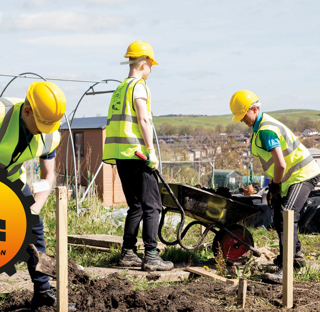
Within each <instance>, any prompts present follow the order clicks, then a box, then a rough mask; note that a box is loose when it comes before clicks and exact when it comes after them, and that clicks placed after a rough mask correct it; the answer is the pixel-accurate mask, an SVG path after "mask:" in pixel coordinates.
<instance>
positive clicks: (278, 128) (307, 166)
mask: <svg viewBox="0 0 320 312" xmlns="http://www.w3.org/2000/svg"><path fill="white" fill-rule="evenodd" d="M261 130H269V131H272V132H275V133H276V135H277V136H278V138H279V141H280V146H281V150H282V153H283V157H284V160H285V162H286V171H285V173H284V176H283V178H282V181H281V182H282V186H281V196H282V197H284V196H286V195H287V193H288V189H289V187H290V185H292V184H295V183H299V182H303V181H306V180H309V179H312V178H313V177H315V176H316V175H318V174H320V168H319V166H318V164H317V163H316V162H315V160H314V159H313V157H312V156H311V154H310V153H309V151H308V150H307V149H306V147H305V146H304V145H303V144H302V143H301V142H300V141H299V140H298V139H297V138H296V137H295V135H294V134H293V133H292V132H291V131H290V129H288V128H287V127H286V126H285V125H284V124H282V123H280V122H279V121H277V120H276V119H274V118H272V117H271V116H269V115H267V114H265V113H264V114H263V115H262V120H261V122H260V126H259V130H258V131H257V132H254V133H253V136H252V141H251V153H252V155H253V156H255V157H256V158H258V159H259V160H260V163H261V165H262V168H263V170H264V172H265V174H266V175H267V176H268V177H269V178H270V179H273V177H274V161H273V158H272V155H271V152H268V151H266V150H264V149H263V148H262V144H261V140H260V136H259V132H260V131H261Z"/></svg>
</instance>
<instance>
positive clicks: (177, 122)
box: [153, 109, 320, 129]
mask: <svg viewBox="0 0 320 312" xmlns="http://www.w3.org/2000/svg"><path fill="white" fill-rule="evenodd" d="M266 113H267V114H269V115H270V116H272V117H274V118H276V119H279V118H284V117H285V118H287V119H289V120H293V121H295V122H296V121H298V120H299V118H301V117H307V118H310V119H311V120H320V111H319V110H307V109H287V110H279V111H272V112H266ZM153 123H154V125H155V127H156V128H157V127H158V126H160V125H161V124H162V123H170V124H171V125H174V126H176V127H179V126H181V125H190V126H192V127H196V126H198V125H200V126H203V127H205V128H212V129H214V128H215V127H216V126H217V125H218V124H222V125H223V126H224V127H225V126H227V125H228V124H230V123H232V115H231V114H228V115H219V116H201V115H198V116H195V115H181V116H172V115H171V116H170V115H167V116H161V117H157V116H155V117H153Z"/></svg>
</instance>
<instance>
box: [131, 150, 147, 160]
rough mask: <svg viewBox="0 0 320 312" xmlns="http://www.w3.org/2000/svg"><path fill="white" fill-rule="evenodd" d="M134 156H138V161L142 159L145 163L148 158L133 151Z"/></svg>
mask: <svg viewBox="0 0 320 312" xmlns="http://www.w3.org/2000/svg"><path fill="white" fill-rule="evenodd" d="M134 154H135V155H136V156H138V157H139V158H140V159H142V160H143V161H147V160H148V157H147V156H145V155H143V154H142V153H141V152H138V151H135V152H134Z"/></svg>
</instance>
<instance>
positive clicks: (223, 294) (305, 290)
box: [0, 273, 320, 312]
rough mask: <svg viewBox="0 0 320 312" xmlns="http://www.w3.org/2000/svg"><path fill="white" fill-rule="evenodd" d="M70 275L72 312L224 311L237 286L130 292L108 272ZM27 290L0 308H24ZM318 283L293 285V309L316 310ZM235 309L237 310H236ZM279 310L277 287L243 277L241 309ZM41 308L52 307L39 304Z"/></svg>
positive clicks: (49, 311) (205, 284) (203, 284)
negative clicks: (245, 280) (244, 294)
mask: <svg viewBox="0 0 320 312" xmlns="http://www.w3.org/2000/svg"><path fill="white" fill-rule="evenodd" d="M80 279H81V281H82V282H83V281H84V280H86V281H87V282H85V283H82V282H79V280H77V278H74V279H73V282H72V283H73V284H72V285H69V302H73V303H76V307H77V309H78V311H88V312H91V311H92V312H93V311H94V312H99V311H118V312H120V311H204V312H206V311H227V310H235V308H236V298H237V291H238V286H230V285H227V284H225V283H222V282H217V281H212V280H208V279H205V278H199V279H197V280H195V281H193V282H190V283H184V284H180V285H174V286H172V285H169V286H161V287H158V288H155V289H150V290H146V291H140V290H133V289H132V283H131V282H130V281H129V280H128V279H127V278H126V277H125V276H123V275H119V274H118V273H114V274H111V275H109V276H108V277H106V278H101V279H95V280H91V281H89V280H87V279H83V276H82V277H81V278H80ZM31 297H32V292H30V291H23V292H18V291H16V292H13V293H11V294H10V295H9V298H8V299H7V300H6V301H5V302H4V303H3V304H2V305H1V306H0V311H3V312H5V311H28V310H27V308H28V303H29V301H30V300H31ZM319 299H320V285H319V284H315V283H295V284H294V308H293V310H294V311H319V308H318V305H319ZM240 310H241V309H240ZM279 310H280V311H281V310H282V286H281V285H268V284H263V283H254V282H251V281H248V289H247V299H246V308H245V311H279ZM37 311H38V312H39V311H43V312H53V311H56V309H55V308H53V307H41V308H39V309H38V310H37Z"/></svg>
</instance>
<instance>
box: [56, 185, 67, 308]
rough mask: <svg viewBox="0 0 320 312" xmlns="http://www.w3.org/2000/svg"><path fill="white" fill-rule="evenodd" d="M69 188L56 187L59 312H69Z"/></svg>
mask: <svg viewBox="0 0 320 312" xmlns="http://www.w3.org/2000/svg"><path fill="white" fill-rule="evenodd" d="M67 209H68V203H67V188H66V187H65V186H60V187H56V226H57V311H59V312H67V311H68V240H67V237H68V230H67V229H68V219H67Z"/></svg>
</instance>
